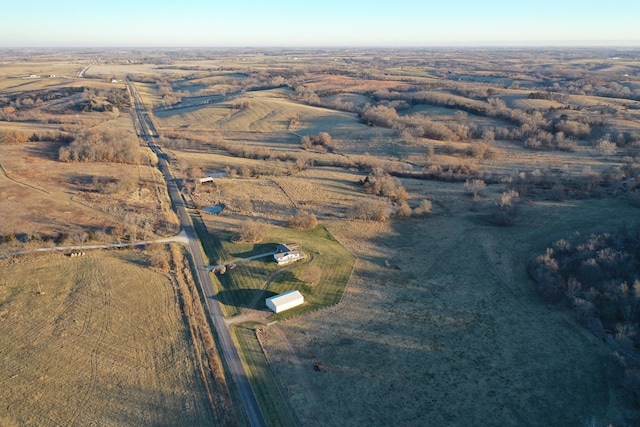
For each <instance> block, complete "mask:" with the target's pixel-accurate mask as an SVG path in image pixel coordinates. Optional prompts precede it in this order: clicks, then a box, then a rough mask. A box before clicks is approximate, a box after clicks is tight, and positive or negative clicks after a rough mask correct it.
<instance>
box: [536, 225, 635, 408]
mask: <svg viewBox="0 0 640 427" xmlns="http://www.w3.org/2000/svg"><path fill="white" fill-rule="evenodd" d="M638 242H640V230H637V229H628V228H622V229H620V230H617V231H615V232H599V233H591V234H587V235H582V234H580V233H575V234H574V235H572V236H571V237H569V238H567V239H560V240H558V241H556V242H554V243H553V244H552V245H551V246H550V247H548V248H547V249H546V251H545V253H544V254H541V255H539V256H538V257H536V258H535V259H534V260H532V261H531V262H530V263H529V266H528V272H529V275H530V276H531V277H532V278H533V280H534V282H535V284H536V288H537V290H538V292H539V293H540V295H542V296H543V297H544V298H545V299H547V300H549V301H552V302H556V303H560V304H563V305H565V306H566V307H570V308H572V309H573V312H574V313H575V315H576V318H577V319H578V320H579V321H580V322H581V324H582V325H584V326H585V327H586V328H588V329H589V330H590V331H591V332H592V333H593V334H594V335H596V336H597V337H599V338H601V339H603V340H604V341H605V342H606V343H607V344H608V345H609V346H610V348H611V349H612V352H613V357H614V359H615V360H616V361H617V362H618V370H619V375H620V380H621V381H622V384H623V385H624V386H625V387H626V388H627V389H628V390H629V391H630V392H631V394H632V396H633V397H634V399H635V401H636V403H640V354H638V351H637V350H638V348H639V347H640V250H639V247H640V246H639V243H638Z"/></svg>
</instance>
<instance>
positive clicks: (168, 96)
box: [155, 77, 183, 107]
mask: <svg viewBox="0 0 640 427" xmlns="http://www.w3.org/2000/svg"><path fill="white" fill-rule="evenodd" d="M155 84H156V85H157V87H158V93H160V97H161V98H162V100H161V102H160V105H161V106H162V107H168V106H171V105H175V104H179V103H180V102H182V97H183V94H182V93H177V92H174V91H173V87H172V86H171V83H170V82H169V80H168V79H167V78H166V77H162V78H159V79H158V80H156V81H155Z"/></svg>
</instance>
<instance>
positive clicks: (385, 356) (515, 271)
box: [263, 202, 635, 425]
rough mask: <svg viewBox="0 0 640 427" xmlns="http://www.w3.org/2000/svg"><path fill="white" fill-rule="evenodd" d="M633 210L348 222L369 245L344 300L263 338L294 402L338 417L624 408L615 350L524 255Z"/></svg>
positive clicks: (506, 419) (462, 416)
mask: <svg viewBox="0 0 640 427" xmlns="http://www.w3.org/2000/svg"><path fill="white" fill-rule="evenodd" d="M632 212H635V210H633V209H632V208H629V207H626V206H624V205H622V206H621V205H616V206H615V207H613V206H612V207H610V208H609V207H608V206H607V204H605V203H595V202H581V203H576V204H571V205H540V206H534V207H531V208H530V211H529V212H528V214H527V215H526V217H525V218H523V220H522V221H523V224H522V225H521V226H517V227H516V228H515V229H509V230H504V229H495V228H487V227H486V226H478V225H477V221H478V219H479V218H480V217H481V215H479V214H471V215H462V216H459V215H455V216H453V217H447V216H437V217H434V218H431V219H427V220H424V221H409V222H398V223H393V224H390V226H388V227H386V226H381V225H377V226H375V227H370V226H362V225H360V224H357V225H356V224H336V225H335V226H334V227H333V231H334V234H336V235H337V236H338V238H339V239H340V240H341V242H343V243H344V244H346V245H347V246H348V247H349V248H350V249H351V250H352V251H354V252H355V253H356V255H357V256H358V258H359V261H358V262H357V265H356V272H355V275H354V279H353V280H352V281H351V283H350V285H349V287H348V288H347V293H346V295H345V297H344V300H343V303H342V304H340V305H339V306H338V307H335V308H330V309H326V310H323V311H320V312H317V313H312V314H309V315H307V316H305V317H302V318H296V319H294V320H291V321H288V322H286V323H281V324H280V325H279V326H277V327H271V328H268V329H267V330H266V337H267V338H266V339H263V342H265V348H266V352H267V354H268V355H269V360H270V362H271V363H272V364H273V366H274V369H275V371H277V372H279V377H280V380H281V382H282V384H283V387H284V388H285V389H286V390H288V393H287V395H288V397H289V400H290V403H291V404H292V406H293V407H294V410H295V411H296V414H297V415H298V416H299V417H300V419H301V422H302V423H303V424H306V423H313V420H317V419H322V420H324V421H323V422H324V423H325V424H328V425H338V424H340V423H341V420H344V419H349V420H350V422H351V423H353V424H354V425H369V424H392V423H394V422H395V420H398V419H402V420H403V423H405V424H407V425H419V424H422V423H423V422H424V420H430V422H432V423H434V424H438V425H469V424H482V425H505V424H508V425H538V424H563V425H582V424H584V423H585V422H587V421H589V420H590V419H591V418H592V417H594V418H595V419H597V420H610V421H613V422H615V420H620V419H621V417H622V414H621V413H620V412H618V411H619V407H618V406H617V405H618V402H617V401H616V400H615V399H614V400H610V387H611V386H610V385H609V383H608V379H607V374H606V372H605V369H604V367H603V365H602V357H603V349H601V348H599V347H598V346H597V345H596V346H594V339H593V338H592V337H590V336H589V335H588V334H587V333H586V332H583V331H581V330H580V329H579V328H578V327H577V326H575V325H573V324H572V322H571V321H569V322H568V321H567V319H566V318H565V314H563V313H562V312H560V311H555V310H554V309H550V308H549V307H548V306H546V305H545V304H544V303H542V302H541V301H540V300H539V299H538V298H537V297H536V296H535V295H534V294H533V290H532V288H531V286H530V281H529V279H528V277H527V276H526V273H525V265H526V262H527V260H528V259H529V257H531V256H533V255H534V254H536V253H538V251H540V248H541V247H543V246H544V243H545V242H548V241H549V239H553V237H554V236H558V235H560V234H561V233H563V232H564V230H567V229H571V230H588V229H590V228H591V227H594V226H604V225H606V224H617V223H619V221H620V220H621V219H622V217H627V218H628V214H632ZM614 213H615V214H614ZM611 214H614V216H613V217H612V216H611ZM385 260H390V262H392V263H393V264H396V265H398V266H399V267H400V270H399V271H393V270H387V269H385V268H384V261H385ZM281 333H283V335H281ZM284 336H286V339H284V338H283V337H284ZM317 364H320V366H321V371H320V372H317V371H316V370H314V365H317ZM627 415H628V414H627Z"/></svg>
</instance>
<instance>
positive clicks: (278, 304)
mask: <svg viewBox="0 0 640 427" xmlns="http://www.w3.org/2000/svg"><path fill="white" fill-rule="evenodd" d="M266 302H267V307H269V308H270V309H271V310H273V311H275V312H276V313H280V312H281V311H285V310H289V309H290V308H293V307H297V306H299V305H301V304H303V303H304V296H302V294H301V293H300V292H299V291H296V290H291V291H287V292H285V293H283V294H280V295H276V296H273V297H271V298H267V300H266Z"/></svg>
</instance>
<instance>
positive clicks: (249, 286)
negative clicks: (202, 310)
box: [199, 226, 355, 320]
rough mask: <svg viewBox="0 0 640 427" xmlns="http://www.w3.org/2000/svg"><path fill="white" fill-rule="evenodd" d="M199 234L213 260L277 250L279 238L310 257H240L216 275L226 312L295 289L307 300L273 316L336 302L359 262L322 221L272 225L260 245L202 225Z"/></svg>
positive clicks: (232, 312) (261, 303) (260, 303)
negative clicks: (280, 260) (309, 226)
mask: <svg viewBox="0 0 640 427" xmlns="http://www.w3.org/2000/svg"><path fill="white" fill-rule="evenodd" d="M199 233H201V236H202V237H203V242H204V247H205V252H206V253H207V255H208V256H209V259H210V260H211V263H212V264H217V263H227V262H230V261H233V260H238V259H242V258H248V257H250V256H252V255H256V254H262V253H268V252H272V251H274V250H275V249H276V246H277V244H278V243H291V242H296V243H299V244H300V250H301V251H302V252H304V253H305V254H306V256H307V257H306V259H305V260H303V261H298V262H297V263H295V264H290V265H287V266H278V265H277V264H276V263H275V261H274V260H273V257H271V256H269V257H265V258H259V259H256V260H251V261H245V262H238V263H236V265H235V268H233V269H227V272H226V273H225V274H216V275H215V279H216V280H214V284H215V285H216V286H217V293H218V299H219V301H220V302H221V305H222V308H223V310H224V313H225V315H226V316H234V315H236V314H238V313H239V312H240V310H241V309H242V308H243V307H244V308H254V309H264V308H265V305H264V299H265V298H266V297H269V296H272V295H275V294H279V293H282V292H285V291H288V290H291V289H296V290H299V291H300V292H301V293H302V294H303V295H304V297H305V304H304V305H303V306H301V307H297V308H295V309H291V310H288V311H286V312H284V313H279V314H277V315H275V314H274V315H273V316H272V318H273V320H281V319H285V318H289V317H292V316H296V315H299V314H301V313H304V312H306V311H309V310H315V309H318V308H321V307H326V306H329V305H333V304H337V303H338V302H340V298H341V297H342V294H343V293H344V289H345V286H346V285H347V283H348V282H349V278H350V276H351V272H352V270H353V265H354V263H355V256H354V255H353V254H351V253H350V252H349V251H348V250H346V249H345V248H344V247H343V246H342V245H341V244H340V243H339V242H338V241H336V240H335V239H334V238H333V237H332V236H331V234H330V233H329V232H328V231H327V230H326V229H325V228H324V227H322V226H319V227H316V228H315V229H314V230H310V231H299V230H293V229H288V228H271V229H269V230H268V234H267V236H266V237H265V239H264V240H263V242H261V243H259V244H234V243H231V242H230V240H229V237H230V235H229V234H228V233H227V234H225V233H221V232H218V231H217V230H209V231H208V232H207V233H206V234H205V233H204V230H203V229H199ZM311 272H313V275H312V274H310V273H311ZM312 276H313V277H312Z"/></svg>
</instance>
